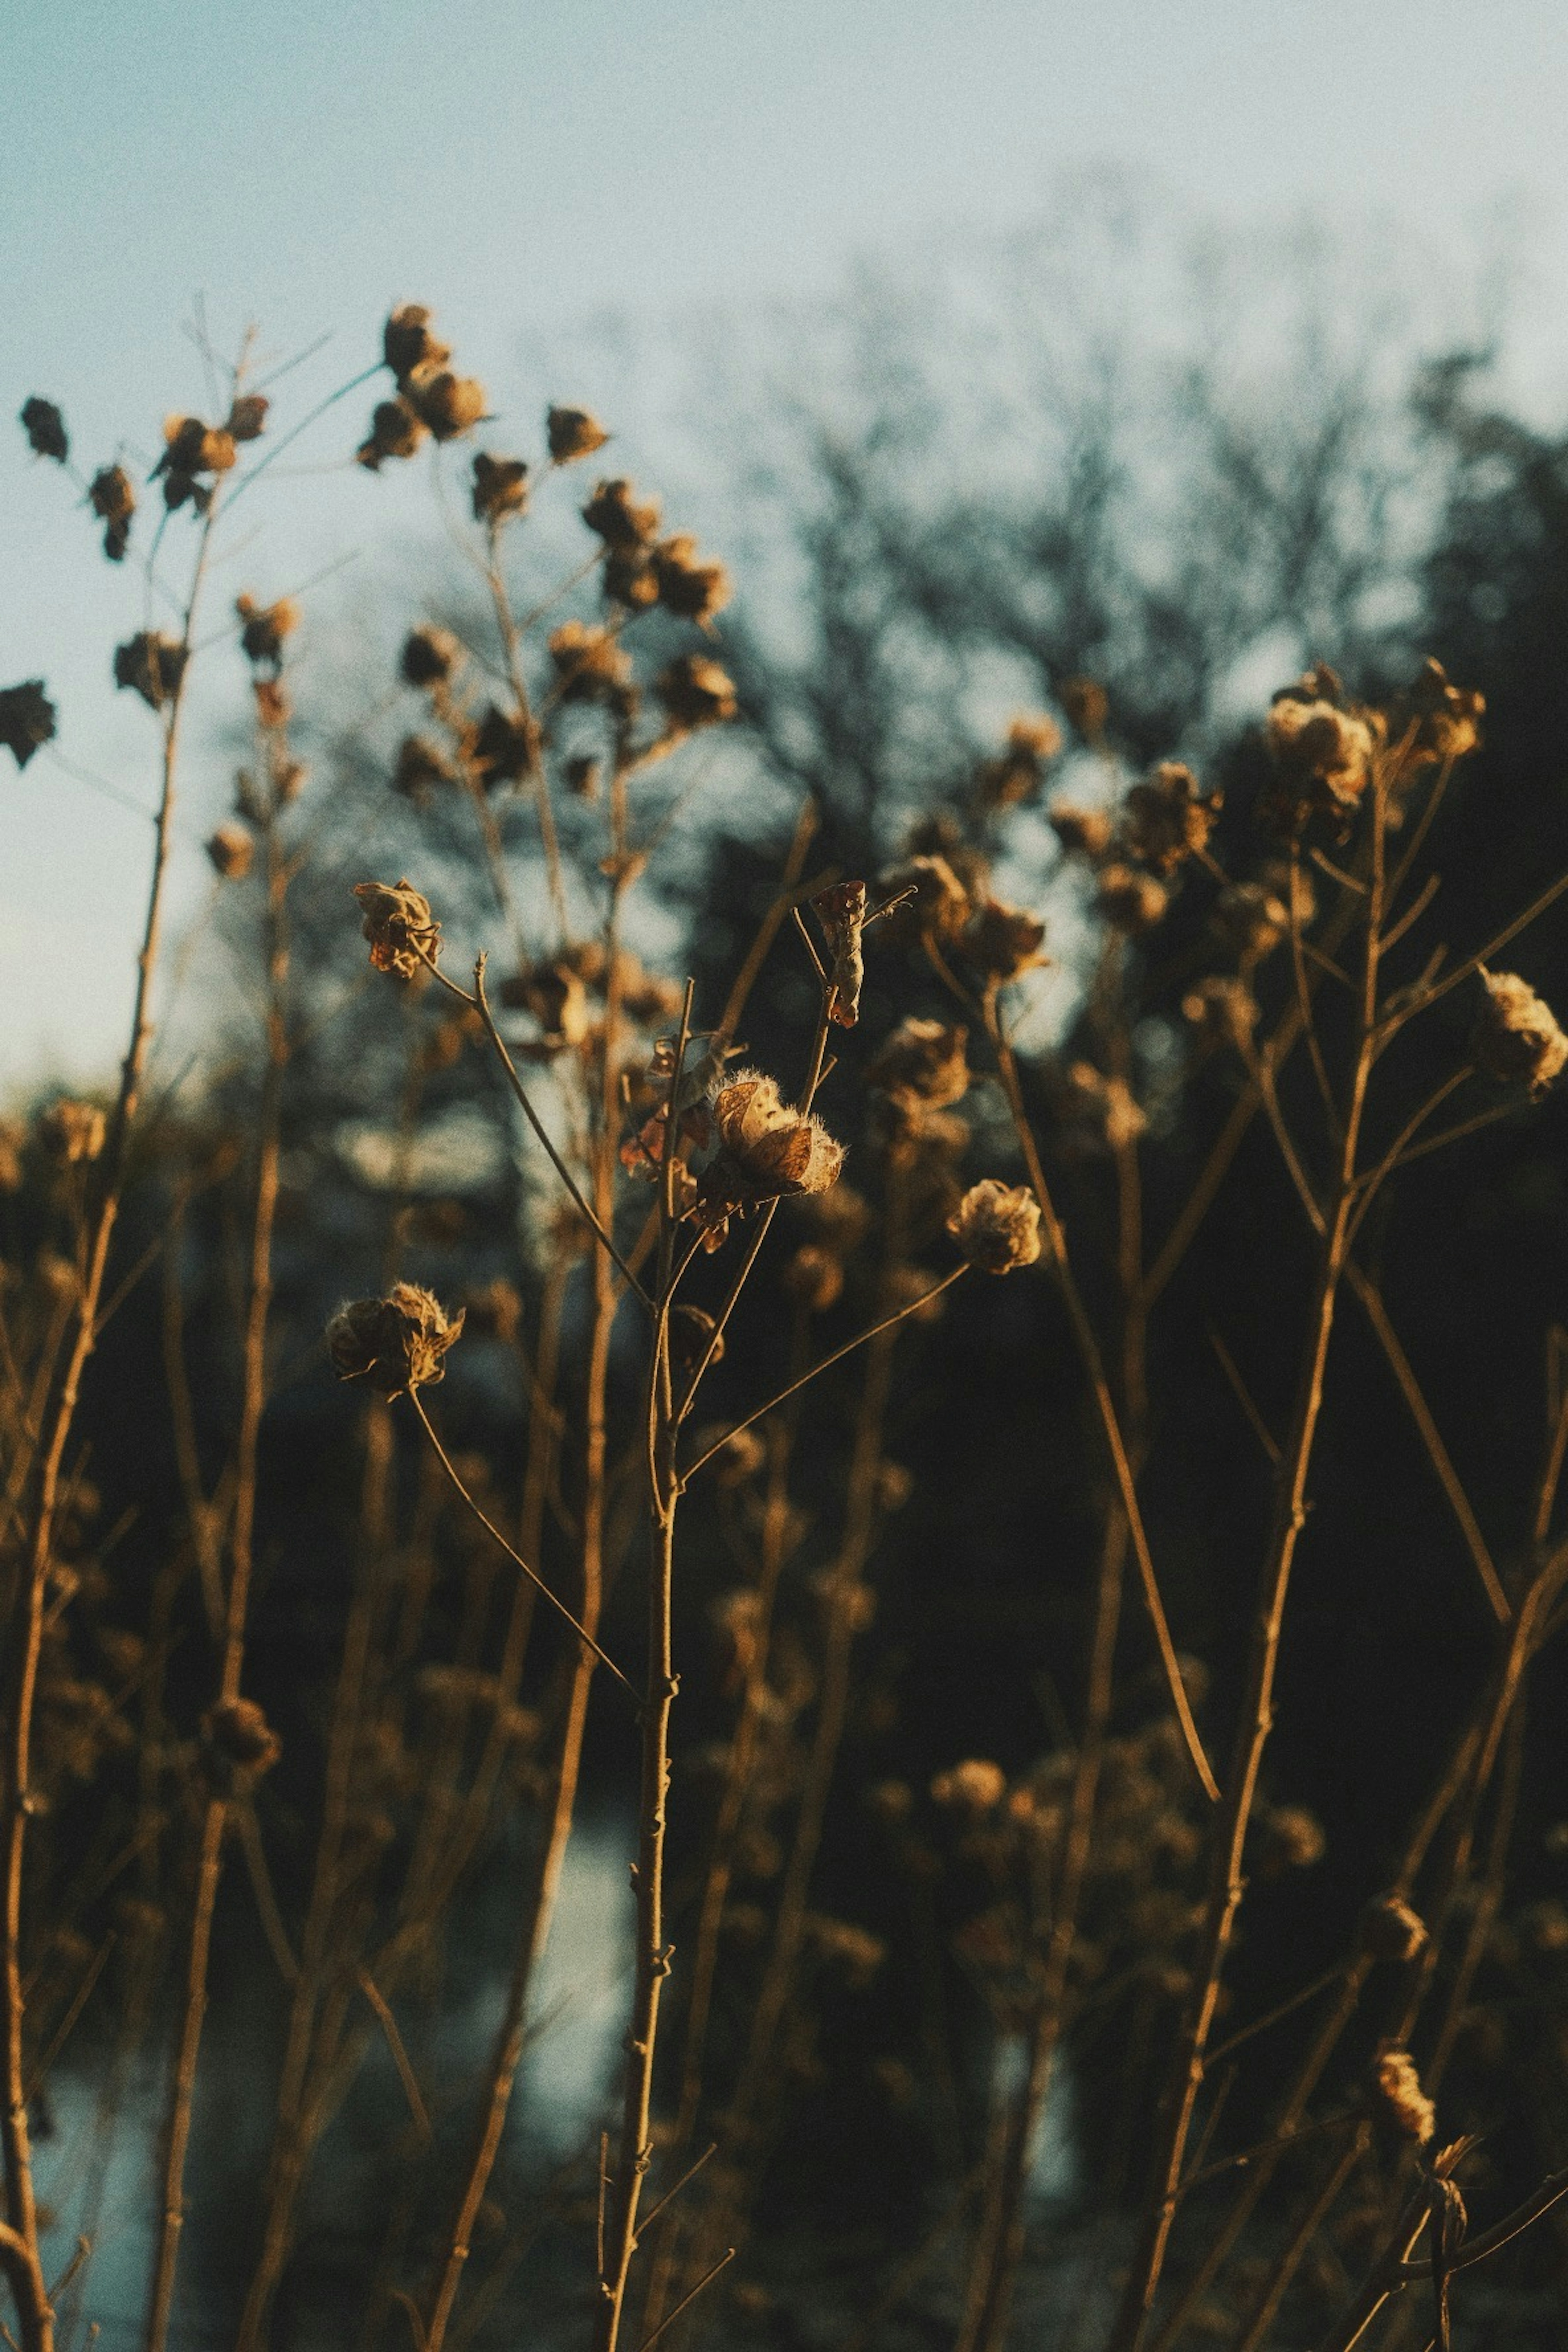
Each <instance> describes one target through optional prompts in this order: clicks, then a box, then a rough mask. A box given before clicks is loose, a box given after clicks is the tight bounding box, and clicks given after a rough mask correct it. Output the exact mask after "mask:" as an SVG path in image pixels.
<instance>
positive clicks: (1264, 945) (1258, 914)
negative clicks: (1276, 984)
mask: <svg viewBox="0 0 1568 2352" xmlns="http://www.w3.org/2000/svg"><path fill="white" fill-rule="evenodd" d="M1212 921H1213V925H1214V929H1215V931H1216V933H1217V934H1218V936H1219V938H1220V939H1221V940H1223V941H1224V942H1225V944H1226V946H1227V947H1228V948H1230V949H1232V950H1234V952H1235V954H1236V956H1237V959H1238V961H1240V962H1242V963H1244V964H1252V963H1257V962H1258V961H1260V959H1261V958H1262V957H1264V956H1266V955H1272V954H1273V952H1274V950H1275V949H1276V948H1277V947H1278V946H1279V942H1280V940H1282V939H1283V938H1284V937H1285V935H1286V933H1287V932H1288V931H1289V928H1290V909H1289V905H1288V904H1287V902H1286V901H1285V899H1284V898H1281V897H1280V896H1279V893H1278V892H1277V891H1274V890H1271V889H1270V888H1269V887H1268V884H1267V883H1266V882H1228V883H1226V887H1225V888H1224V889H1223V890H1222V891H1221V892H1220V894H1219V896H1218V898H1216V899H1215V906H1214V914H1213V917H1212Z"/></svg>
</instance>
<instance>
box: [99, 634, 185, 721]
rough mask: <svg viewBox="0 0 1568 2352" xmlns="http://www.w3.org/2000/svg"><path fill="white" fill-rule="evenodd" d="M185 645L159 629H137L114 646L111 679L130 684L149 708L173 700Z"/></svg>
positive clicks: (181, 672)
mask: <svg viewBox="0 0 1568 2352" xmlns="http://www.w3.org/2000/svg"><path fill="white" fill-rule="evenodd" d="M186 658H187V656H186V651H185V647H184V646H182V645H180V644H178V643H177V642H176V641H175V639H174V638H173V637H166V636H165V635H163V631H162V630H161V629H141V630H138V632H137V634H136V635H135V636H133V637H130V638H127V640H126V642H125V644H124V645H122V646H116V647H115V649H114V683H115V685H116V686H121V687H125V686H129V687H131V688H134V690H135V692H136V693H138V694H139V695H140V696H141V697H142V701H143V702H144V703H145V704H146V705H147V708H148V709H149V710H162V709H163V707H164V705H165V703H169V702H173V700H174V697H175V695H176V694H177V692H178V691H179V686H180V680H181V678H182V677H184V670H185V662H186Z"/></svg>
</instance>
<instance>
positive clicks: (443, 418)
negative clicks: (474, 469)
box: [403, 368, 489, 441]
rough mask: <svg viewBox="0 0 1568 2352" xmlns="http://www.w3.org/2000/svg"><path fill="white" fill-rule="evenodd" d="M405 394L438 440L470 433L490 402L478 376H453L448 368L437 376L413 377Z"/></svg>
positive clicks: (450, 438) (485, 412)
mask: <svg viewBox="0 0 1568 2352" xmlns="http://www.w3.org/2000/svg"><path fill="white" fill-rule="evenodd" d="M403 396H404V398H405V400H406V401H407V403H408V404H409V406H410V407H411V408H412V409H413V410H414V411H415V413H416V415H417V416H418V417H419V419H420V421H421V423H422V424H424V425H428V427H429V429H430V431H431V433H432V434H433V435H434V436H435V438H436V439H437V441H456V440H457V439H458V437H459V436H460V435H462V434H464V433H467V432H469V431H470V430H471V429H472V428H473V426H474V425H478V424H479V422H480V421H481V419H482V418H483V417H484V416H485V415H486V414H487V413H488V410H489V402H488V401H487V399H486V397H485V388H484V385H483V384H482V383H480V382H479V378H478V377H477V376H472V375H454V374H453V373H452V372H451V370H450V369H449V368H443V369H442V370H441V371H440V373H438V374H437V375H432V376H416V377H414V378H412V379H411V380H410V381H409V382H408V383H407V384H406V385H405V389H404V395H403Z"/></svg>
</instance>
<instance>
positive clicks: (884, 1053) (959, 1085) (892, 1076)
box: [866, 1016, 970, 1110]
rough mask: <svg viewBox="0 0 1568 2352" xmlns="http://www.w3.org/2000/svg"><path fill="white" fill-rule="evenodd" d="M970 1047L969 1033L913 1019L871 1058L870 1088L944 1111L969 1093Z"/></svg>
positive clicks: (884, 1042) (896, 1031) (868, 1070)
mask: <svg viewBox="0 0 1568 2352" xmlns="http://www.w3.org/2000/svg"><path fill="white" fill-rule="evenodd" d="M968 1043H969V1032H968V1030H967V1029H965V1028H963V1027H961V1026H952V1027H950V1026H949V1025H948V1024H946V1023H945V1022H942V1021H925V1020H921V1019H918V1018H916V1017H913V1016H911V1017H910V1019H908V1020H905V1021H900V1024H899V1025H898V1027H897V1028H896V1029H895V1030H894V1031H893V1032H892V1034H891V1035H890V1036H889V1037H888V1038H886V1039H885V1040H884V1041H883V1043H882V1045H881V1046H880V1047H879V1049H878V1051H877V1053H876V1054H874V1055H872V1057H871V1060H870V1062H869V1063H868V1065H867V1069H866V1083H867V1085H868V1087H877V1088H878V1089H879V1091H880V1092H881V1093H883V1094H886V1095H892V1096H894V1097H904V1098H906V1099H907V1100H909V1101H910V1102H912V1103H918V1104H920V1105H921V1106H922V1108H927V1109H931V1110H941V1109H945V1108H946V1107H947V1106H948V1105H949V1104H950V1103H955V1102H959V1101H961V1100H962V1099H963V1097H964V1096H965V1095H966V1094H967V1093H968V1092H969V1083H970V1071H969V1064H968V1062H967V1060H966V1059H965V1048H966V1047H967V1045H968Z"/></svg>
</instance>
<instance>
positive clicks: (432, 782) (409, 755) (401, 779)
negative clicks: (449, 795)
mask: <svg viewBox="0 0 1568 2352" xmlns="http://www.w3.org/2000/svg"><path fill="white" fill-rule="evenodd" d="M453 781H454V779H453V775H452V771H451V769H450V767H449V766H448V765H447V759H446V756H445V754H444V753H443V752H442V751H441V750H440V748H439V746H438V745H437V744H435V743H432V742H431V741H430V740H429V738H428V737H427V736H425V735H405V737H404V739H403V740H402V742H401V743H400V744H399V745H398V749H397V760H396V762H395V766H394V768H393V771H392V789H393V791H394V792H395V793H402V794H403V797H404V798H405V800H410V801H412V802H413V803H414V804H415V806H416V808H425V807H426V806H427V805H428V803H429V800H430V796H431V793H433V792H435V791H437V789H438V788H439V787H440V786H441V785H443V784H449V783H451V782H453Z"/></svg>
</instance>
